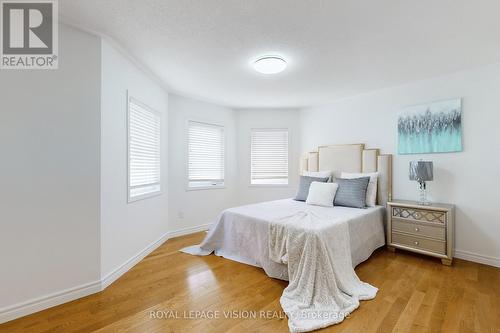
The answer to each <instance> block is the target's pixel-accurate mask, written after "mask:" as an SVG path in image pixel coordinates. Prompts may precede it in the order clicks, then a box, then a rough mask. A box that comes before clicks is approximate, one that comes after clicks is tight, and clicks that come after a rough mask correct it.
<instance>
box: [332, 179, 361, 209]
mask: <svg viewBox="0 0 500 333" xmlns="http://www.w3.org/2000/svg"><path fill="white" fill-rule="evenodd" d="M335 182H336V183H337V184H339V188H338V190H337V194H336V195H335V199H334V200H333V204H334V205H335V206H345V207H354V208H365V207H366V189H367V188H368V183H369V182H370V177H361V178H353V179H345V178H337V179H336V180H335Z"/></svg>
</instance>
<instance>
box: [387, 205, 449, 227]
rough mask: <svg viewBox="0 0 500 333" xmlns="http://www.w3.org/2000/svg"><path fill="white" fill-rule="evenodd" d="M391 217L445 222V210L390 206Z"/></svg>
mask: <svg viewBox="0 0 500 333" xmlns="http://www.w3.org/2000/svg"><path fill="white" fill-rule="evenodd" d="M391 214H392V216H393V217H398V218H403V219H409V220H415V221H422V222H431V223H442V224H444V223H446V212H443V211H438V210H428V209H418V208H411V207H392V212H391Z"/></svg>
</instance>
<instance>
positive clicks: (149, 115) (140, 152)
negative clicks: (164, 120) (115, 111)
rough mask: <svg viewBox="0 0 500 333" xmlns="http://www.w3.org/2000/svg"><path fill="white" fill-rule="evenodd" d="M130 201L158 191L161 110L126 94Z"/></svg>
mask: <svg viewBox="0 0 500 333" xmlns="http://www.w3.org/2000/svg"><path fill="white" fill-rule="evenodd" d="M128 115H129V119H128V158H129V160H128V168H129V201H130V200H133V199H137V198H140V197H144V196H148V195H151V194H154V193H158V192H160V156H161V154H160V128H161V117H160V114H159V113H157V112H155V111H153V110H151V109H150V108H148V107H147V106H145V105H144V104H142V103H140V102H138V101H137V100H135V99H133V98H129V113H128Z"/></svg>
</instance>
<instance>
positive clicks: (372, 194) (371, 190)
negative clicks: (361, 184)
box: [340, 172, 378, 207]
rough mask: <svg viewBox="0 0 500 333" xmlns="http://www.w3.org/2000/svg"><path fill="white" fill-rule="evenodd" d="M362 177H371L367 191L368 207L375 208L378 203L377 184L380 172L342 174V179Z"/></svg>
mask: <svg viewBox="0 0 500 333" xmlns="http://www.w3.org/2000/svg"><path fill="white" fill-rule="evenodd" d="M361 177H370V182H369V183H368V188H367V189H366V206H368V207H375V204H376V202H377V183H378V172H371V173H349V172H342V174H341V176H340V178H346V179H353V178H361Z"/></svg>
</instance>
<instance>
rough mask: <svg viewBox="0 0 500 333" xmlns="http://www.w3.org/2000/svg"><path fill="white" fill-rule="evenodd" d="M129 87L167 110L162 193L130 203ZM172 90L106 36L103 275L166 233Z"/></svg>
mask: <svg viewBox="0 0 500 333" xmlns="http://www.w3.org/2000/svg"><path fill="white" fill-rule="evenodd" d="M127 90H128V92H129V94H130V95H131V96H133V97H135V98H136V99H138V100H139V101H141V102H143V103H145V104H146V105H148V106H149V107H151V108H153V109H154V110H156V111H158V112H160V113H161V114H162V127H161V130H162V132H161V138H162V142H161V144H162V159H161V165H162V167H161V186H162V190H163V193H162V194H161V195H159V196H155V197H151V198H146V199H143V200H139V201H135V202H132V203H127ZM167 111H168V95H167V93H166V92H165V91H164V90H163V88H162V87H160V86H159V85H158V84H156V83H155V82H153V81H152V80H151V79H149V78H148V77H147V76H146V75H145V74H144V73H143V72H141V71H140V70H139V69H138V68H137V67H136V66H134V64H132V63H131V62H130V61H129V60H128V59H127V58H126V57H124V56H123V55H122V54H121V53H120V52H118V51H117V50H116V49H115V48H113V47H112V46H111V45H110V44H109V43H108V42H106V41H104V40H103V42H102V101H101V122H102V124H101V276H102V277H106V276H107V275H108V274H110V273H111V272H113V271H115V270H117V269H118V268H119V267H120V266H121V265H123V264H124V263H125V262H127V260H129V259H131V258H132V257H134V256H135V255H136V254H138V253H139V252H141V251H142V250H144V249H145V248H146V247H147V246H148V245H150V244H152V243H154V242H155V241H157V240H158V239H160V238H162V237H163V236H165V234H166V232H167V221H168V183H167V177H168V158H167V155H168V121H167V119H168V113H167Z"/></svg>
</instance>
